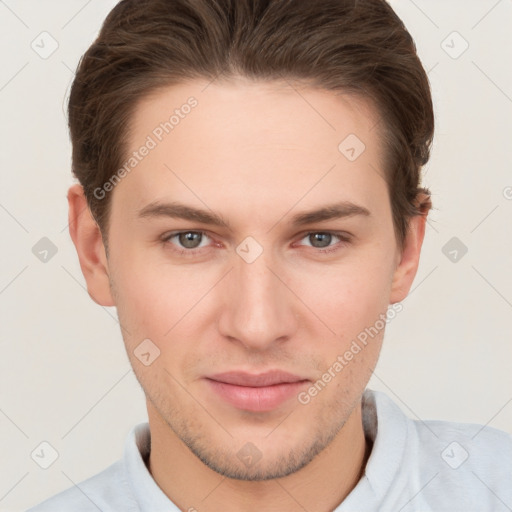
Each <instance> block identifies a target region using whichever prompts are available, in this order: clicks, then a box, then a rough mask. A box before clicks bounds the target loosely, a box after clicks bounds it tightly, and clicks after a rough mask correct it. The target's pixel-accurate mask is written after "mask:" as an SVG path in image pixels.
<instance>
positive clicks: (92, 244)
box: [67, 185, 115, 306]
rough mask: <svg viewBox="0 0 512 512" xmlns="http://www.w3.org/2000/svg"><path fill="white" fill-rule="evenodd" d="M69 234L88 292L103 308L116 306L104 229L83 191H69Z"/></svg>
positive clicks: (72, 189)
mask: <svg viewBox="0 0 512 512" xmlns="http://www.w3.org/2000/svg"><path fill="white" fill-rule="evenodd" d="M67 197H68V205H69V215H68V220H69V234H70V235H71V238H72V240H73V243H74V244H75V247H76V252H77V254H78V259H79V261H80V268H81V269H82V274H83V275H84V277H85V280H86V282H87V292H88V293H89V296H90V297H91V299H92V300H93V301H94V302H96V303H97V304H99V305H100V306H115V302H114V300H113V298H112V293H111V290H110V280H109V273H108V261H107V256H106V252H105V247H104V245H103V238H102V236H101V231H100V228H99V227H98V224H97V223H96V221H95V220H94V217H93V216H92V213H91V210H90V209H89V206H88V204H87V200H86V199H85V194H84V190H83V187H82V186H81V185H73V186H71V187H70V188H69V190H68V196H67Z"/></svg>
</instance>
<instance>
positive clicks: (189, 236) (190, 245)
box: [179, 231, 201, 249]
mask: <svg viewBox="0 0 512 512" xmlns="http://www.w3.org/2000/svg"><path fill="white" fill-rule="evenodd" d="M179 240H180V244H181V245H183V247H186V248H187V249H195V248H196V247H197V246H198V245H199V244H200V243H201V233H194V232H192V231H190V232H188V233H180V235H179Z"/></svg>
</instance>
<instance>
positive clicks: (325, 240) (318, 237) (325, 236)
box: [309, 233, 332, 247]
mask: <svg viewBox="0 0 512 512" xmlns="http://www.w3.org/2000/svg"><path fill="white" fill-rule="evenodd" d="M309 236H310V241H311V245H313V247H328V246H329V245H330V243H331V239H332V235H331V234H330V233H313V234H312V235H309ZM311 237H313V238H311ZM316 242H320V245H315V243H316Z"/></svg>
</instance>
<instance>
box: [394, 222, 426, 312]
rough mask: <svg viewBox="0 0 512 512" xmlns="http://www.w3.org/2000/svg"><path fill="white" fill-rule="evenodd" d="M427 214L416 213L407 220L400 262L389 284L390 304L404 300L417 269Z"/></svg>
mask: <svg viewBox="0 0 512 512" xmlns="http://www.w3.org/2000/svg"><path fill="white" fill-rule="evenodd" d="M426 221H427V215H426V214H423V215H416V216H414V217H412V218H411V219H410V221H409V228H408V232H407V236H406V239H405V244H404V249H403V251H402V255H401V259H400V263H399V264H398V266H397V267H396V270H395V273H394V275H393V282H392V285H391V295H390V304H395V303H396V302H400V301H402V300H404V299H405V298H406V297H407V295H408V293H409V290H410V289H411V285H412V283H413V281H414V277H415V276H416V272H417V270H418V266H419V261H420V253H421V247H422V245H423V239H424V237H425V223H426Z"/></svg>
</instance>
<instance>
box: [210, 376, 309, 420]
mask: <svg viewBox="0 0 512 512" xmlns="http://www.w3.org/2000/svg"><path fill="white" fill-rule="evenodd" d="M205 380H206V382H207V383H208V385H209V387H210V389H212V390H213V392H214V393H215V394H216V395H217V396H218V397H220V398H221V399H222V400H223V401H225V402H227V403H229V404H231V405H232V406H234V407H236V408H237V409H242V410H245V411H252V412H266V411H272V410H274V409H276V408H278V407H279V406H281V405H282V404H284V403H285V402H287V401H288V400H290V399H291V398H293V397H296V396H297V395H298V393H299V392H300V390H301V389H303V388H304V387H305V386H307V385H308V384H309V383H310V380H309V379H305V378H304V377H300V376H298V375H293V374H291V373H288V372H284V371H281V370H272V371H269V372H265V373H260V374H250V373H245V372H225V373H219V374H216V375H211V376H208V377H206V378H205Z"/></svg>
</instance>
